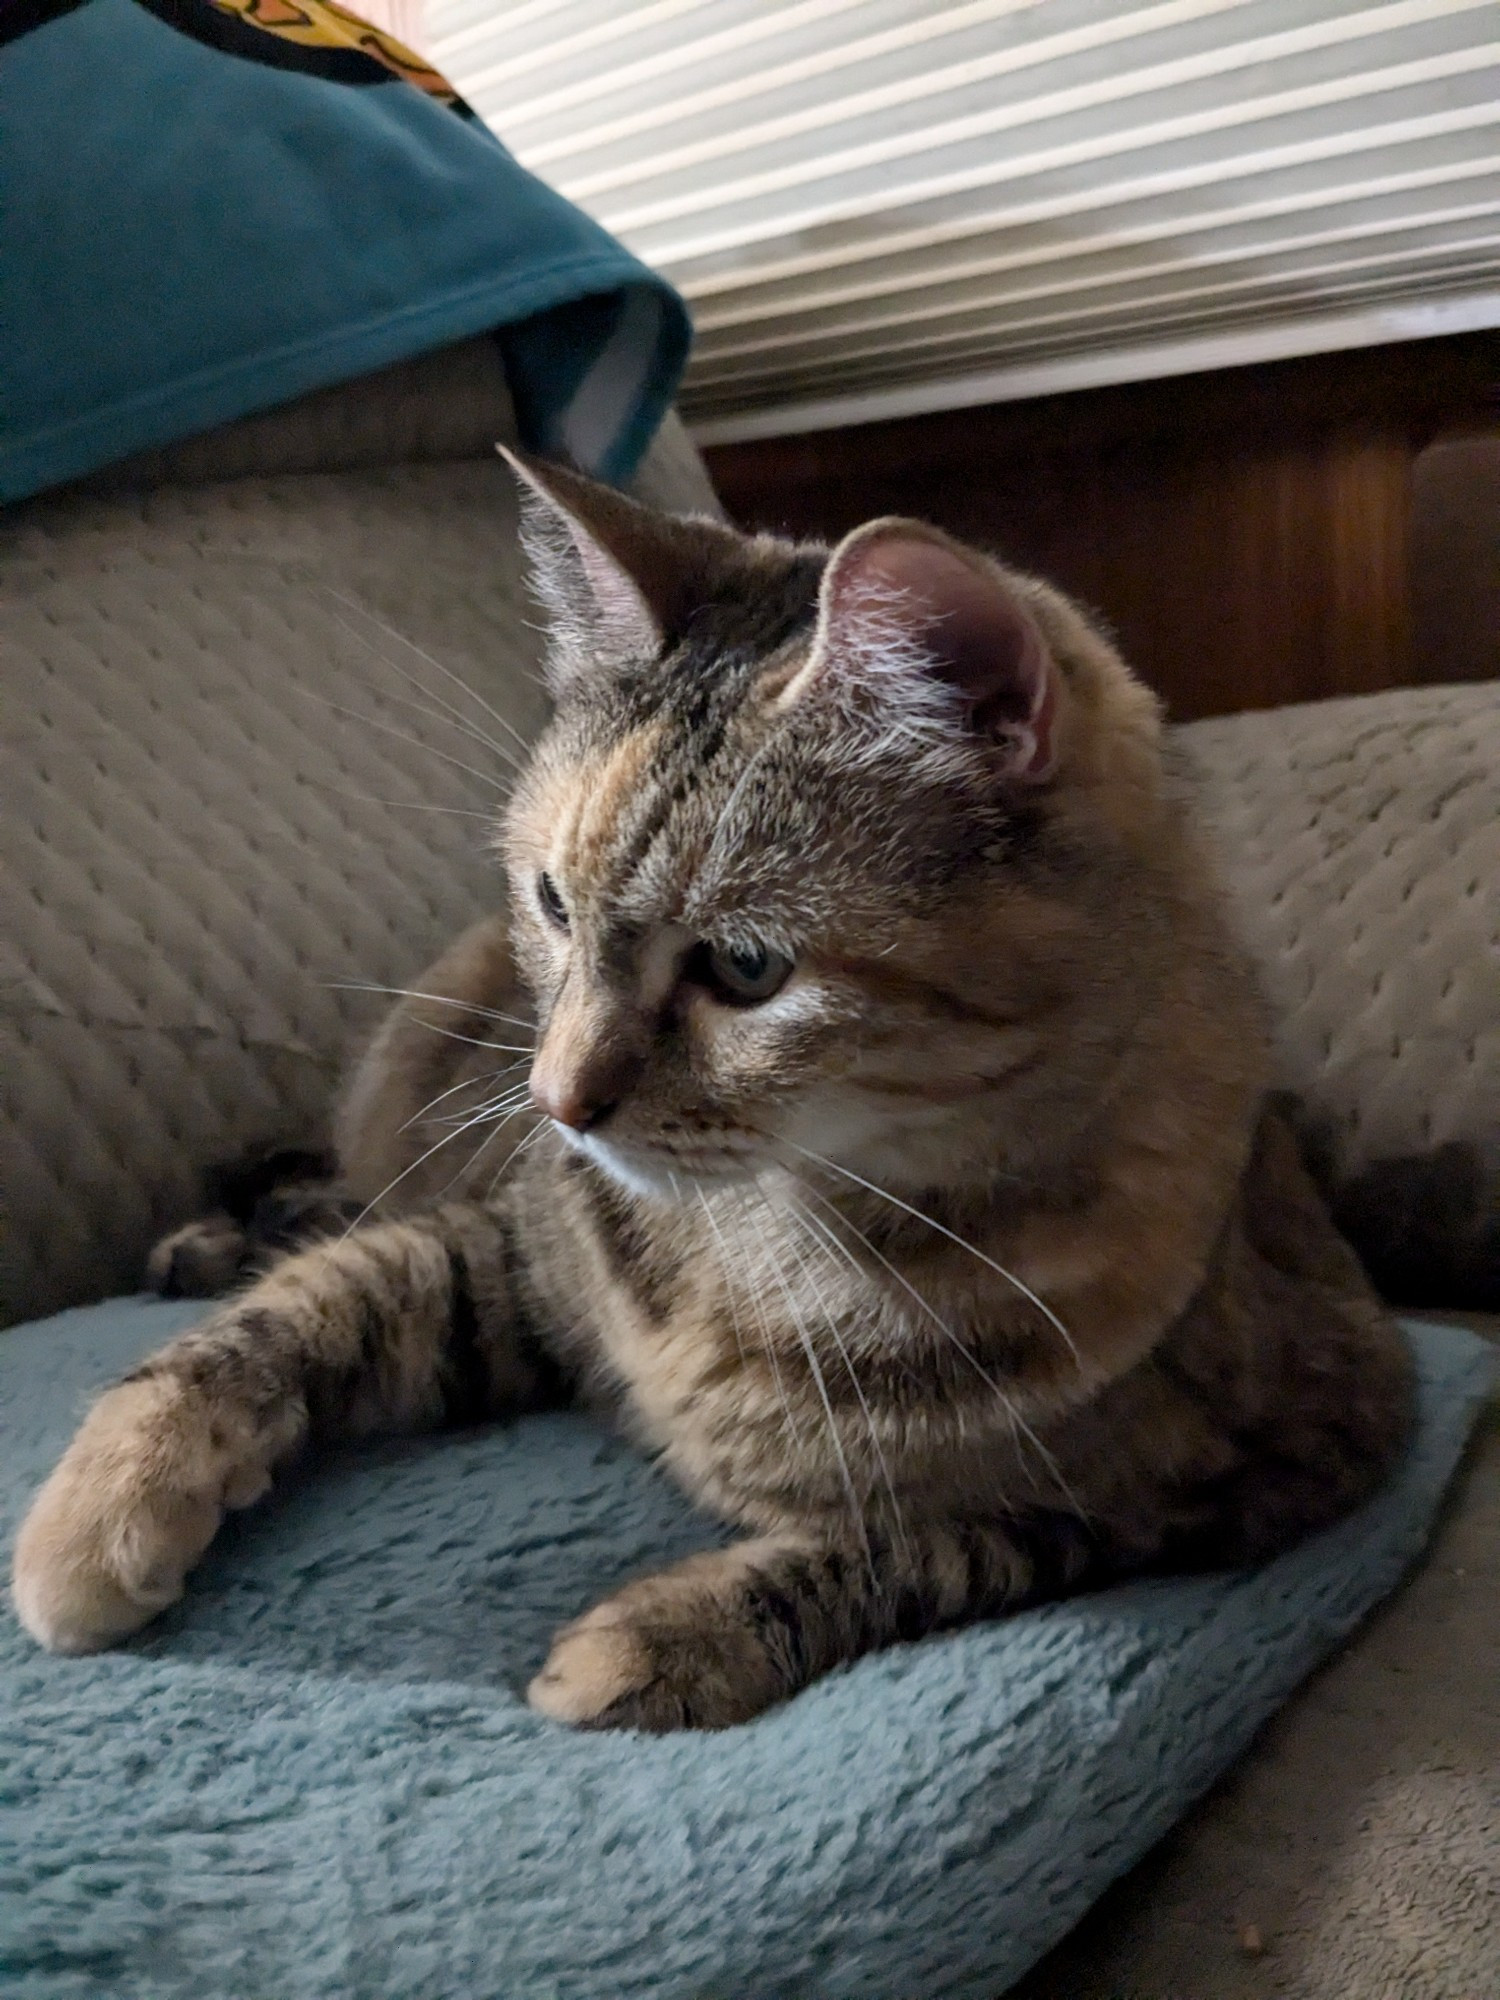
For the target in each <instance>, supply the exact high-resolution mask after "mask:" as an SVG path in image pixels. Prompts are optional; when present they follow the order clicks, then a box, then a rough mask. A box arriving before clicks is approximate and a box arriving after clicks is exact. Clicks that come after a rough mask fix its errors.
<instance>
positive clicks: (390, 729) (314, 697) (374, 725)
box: [293, 682, 505, 793]
mask: <svg viewBox="0 0 1500 2000" xmlns="http://www.w3.org/2000/svg"><path fill="white" fill-rule="evenodd" d="M293 688H294V691H295V692H296V693H297V694H300V695H302V696H303V697H304V698H305V699H306V700H308V701H316V702H319V703H321V705H322V706H323V707H324V708H331V709H332V710H333V712H334V714H335V715H347V716H348V717H349V718H350V720H351V721H353V722H362V723H364V725H365V727H366V728H367V729H378V730H379V731H380V732H381V733H382V735H385V736H394V737H395V739H396V741H397V742H398V743H409V744H410V745H411V746H412V748H413V749H414V750H425V751H426V752H427V753H428V755H429V756H432V757H440V758H441V759H442V761H443V762H444V763H445V764H452V765H453V767H454V769H455V770H459V771H467V772H468V774H469V776H470V777H471V778H477V779H478V780H479V782H480V783H481V784H482V785H488V786H489V787H490V788H491V790H493V791H497V792H501V793H503V792H504V791H505V786H504V785H503V784H502V783H501V781H500V779H498V778H497V777H496V776H495V774H494V773H493V772H492V771H481V770H480V769H479V767H478V766H477V765H476V764H466V763H465V762H464V760H463V759H462V757H453V756H450V755H449V753H448V752H447V751H446V750H439V748H438V747H437V745H436V744H435V743H427V742H424V741H423V739H422V738H421V737H420V736H412V735H410V734H408V732H407V731H406V730H404V729H397V728H396V727H395V726H394V724H392V723H389V722H382V721H381V720H380V718H379V716H376V715H363V714H361V713H360V711H359V710H358V709H357V708H346V707H345V706H344V704H343V703H342V702H341V701H330V700H329V699H328V697H327V695H323V694H315V693H314V692H313V690H312V689H311V688H305V687H298V686H297V685H296V683H295V682H294V683H293Z"/></svg>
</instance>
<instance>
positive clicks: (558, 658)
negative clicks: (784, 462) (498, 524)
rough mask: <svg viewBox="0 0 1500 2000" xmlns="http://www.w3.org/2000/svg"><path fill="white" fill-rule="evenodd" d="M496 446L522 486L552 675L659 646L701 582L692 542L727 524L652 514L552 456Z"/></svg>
mask: <svg viewBox="0 0 1500 2000" xmlns="http://www.w3.org/2000/svg"><path fill="white" fill-rule="evenodd" d="M496 450H497V451H498V452H499V453H500V455H501V457H502V458H503V459H504V460H505V462H506V463H507V465H509V466H510V468H511V470H512V472H514V473H515V475H516V482H517V485H518V487H519V489H520V497H521V540H522V545H523V546H524V548H525V551H526V555H527V558H528V560H529V562H530V564H531V581H532V587H533V589H534V590H535V591H536V594H537V596H538V597H539V598H540V599H541V602H542V605H543V608H544V609H545V611H546V613H547V618H548V623H549V625H550V627H551V632H552V640H553V644H552V652H551V659H550V662H549V665H550V670H551V673H552V676H553V679H554V681H556V682H563V681H568V680H571V679H572V677H573V675H574V674H575V673H577V672H582V671H587V670H588V668H589V667H591V666H600V665H609V664H611V663H615V662H621V661H625V660H629V659H632V658H634V659H639V658H640V657H641V656H642V655H645V656H647V657H650V656H652V655H654V654H656V653H658V652H660V650H661V648H662V647H663V646H664V645H665V644H666V643H667V642H668V641H669V639H670V638H671V637H672V636H673V634H674V632H675V631H676V630H677V629H678V628H679V627H680V625H681V624H682V622H683V620H684V619H685V617H686V615H687V613H688V612H689V611H690V610H691V608H692V604H693V601H694V595H695V585H699V586H701V576H702V568H703V564H702V561H701V559H699V552H698V551H697V550H696V549H695V546H694V543H695V539H696V538H701V537H703V536H709V537H712V536H714V535H716V534H721V533H722V532H723V531H722V530H718V529H715V528H714V526H713V524H712V523H711V522H707V521H703V522H699V521H686V520H682V521H679V520H677V519H675V518H673V517H670V516H667V515H662V514H656V513H653V512H652V510H651V509H650V508H647V507H642V506H640V505H639V504H638V503H637V502H636V501H634V500H627V499H626V497H625V495H624V494H623V493H617V492H616V491H615V490H614V488H613V487H611V486H601V485H600V484H599V483H598V482H597V481H596V480H593V479H586V478H585V477H584V476H583V474H582V473H580V472H573V471H570V470H569V469H568V468H567V467H565V466H561V465H554V464H552V463H551V462H550V461H549V460H545V459H538V458H531V457H529V456H527V455H524V454H523V453H521V452H516V451H510V450H508V449H507V448H506V446H504V445H497V446H496Z"/></svg>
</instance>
